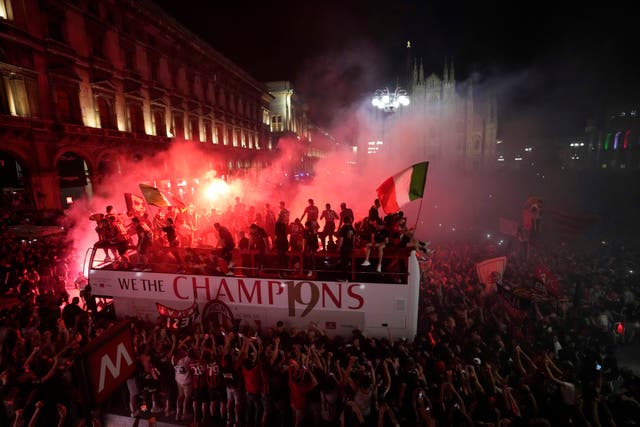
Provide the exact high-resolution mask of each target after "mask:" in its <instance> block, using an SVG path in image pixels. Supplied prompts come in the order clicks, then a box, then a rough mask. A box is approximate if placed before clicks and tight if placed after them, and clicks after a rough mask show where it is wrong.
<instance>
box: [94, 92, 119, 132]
mask: <svg viewBox="0 0 640 427" xmlns="http://www.w3.org/2000/svg"><path fill="white" fill-rule="evenodd" d="M96 106H97V108H98V116H99V117H100V127H101V128H103V129H115V128H116V121H115V120H114V108H113V99H110V98H107V97H106V96H98V97H97V99H96Z"/></svg>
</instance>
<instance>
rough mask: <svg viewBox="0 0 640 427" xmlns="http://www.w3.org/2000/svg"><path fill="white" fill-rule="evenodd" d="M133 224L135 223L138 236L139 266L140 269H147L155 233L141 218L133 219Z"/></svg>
mask: <svg viewBox="0 0 640 427" xmlns="http://www.w3.org/2000/svg"><path fill="white" fill-rule="evenodd" d="M131 222H133V225H134V228H135V230H136V235H137V236H138V244H137V245H136V249H137V251H138V266H139V267H140V268H147V267H148V265H149V256H148V253H149V249H150V248H151V243H152V242H153V233H152V232H151V228H149V226H148V225H147V224H146V223H144V222H142V221H140V218H138V217H133V218H131Z"/></svg>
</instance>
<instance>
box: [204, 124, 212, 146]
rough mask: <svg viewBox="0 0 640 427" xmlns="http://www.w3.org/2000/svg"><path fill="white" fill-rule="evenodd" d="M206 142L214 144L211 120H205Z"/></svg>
mask: <svg viewBox="0 0 640 427" xmlns="http://www.w3.org/2000/svg"><path fill="white" fill-rule="evenodd" d="M203 124H204V140H205V141H206V142H212V136H211V132H212V129H211V121H210V120H204V123H203Z"/></svg>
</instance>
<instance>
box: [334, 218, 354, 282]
mask: <svg viewBox="0 0 640 427" xmlns="http://www.w3.org/2000/svg"><path fill="white" fill-rule="evenodd" d="M355 235H356V230H355V229H354V228H353V225H351V224H350V223H345V224H344V225H343V226H342V227H340V230H338V248H339V251H340V267H341V268H342V271H343V272H344V273H346V272H347V269H348V268H349V267H350V266H351V258H352V257H353V245H354V242H355Z"/></svg>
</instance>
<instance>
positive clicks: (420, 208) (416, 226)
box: [413, 197, 424, 235]
mask: <svg viewBox="0 0 640 427" xmlns="http://www.w3.org/2000/svg"><path fill="white" fill-rule="evenodd" d="M423 200H424V197H421V198H420V206H419V207H418V215H417V216H416V223H415V224H413V234H414V235H415V233H416V230H417V228H418V221H419V220H420V212H422V201H423Z"/></svg>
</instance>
